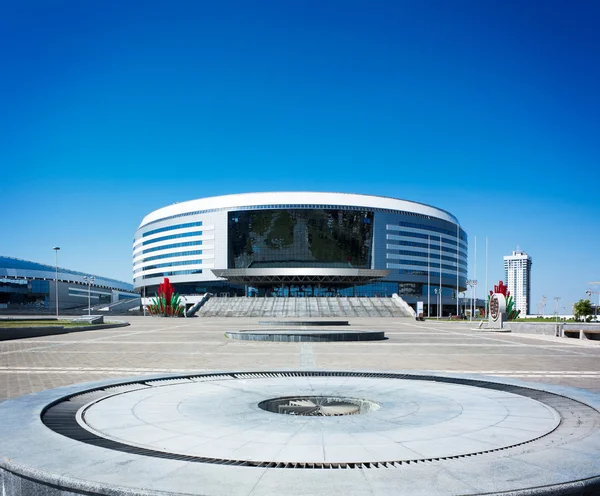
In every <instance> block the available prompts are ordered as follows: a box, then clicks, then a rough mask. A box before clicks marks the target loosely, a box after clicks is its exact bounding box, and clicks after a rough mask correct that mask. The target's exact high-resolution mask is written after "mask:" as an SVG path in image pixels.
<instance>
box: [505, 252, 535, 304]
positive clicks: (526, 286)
mask: <svg viewBox="0 0 600 496" xmlns="http://www.w3.org/2000/svg"><path fill="white" fill-rule="evenodd" d="M504 282H505V284H506V287H507V288H508V290H509V291H510V294H511V295H512V297H513V298H514V301H515V308H516V309H517V310H521V315H529V314H530V313H531V312H530V311H529V310H530V305H531V257H530V256H529V255H527V253H525V252H524V251H521V250H519V249H517V250H516V251H513V252H512V255H508V256H506V257H504Z"/></svg>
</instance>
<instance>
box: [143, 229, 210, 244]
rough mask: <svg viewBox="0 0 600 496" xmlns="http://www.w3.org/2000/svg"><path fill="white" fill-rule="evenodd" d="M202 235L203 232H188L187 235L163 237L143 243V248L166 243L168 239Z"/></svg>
mask: <svg viewBox="0 0 600 496" xmlns="http://www.w3.org/2000/svg"><path fill="white" fill-rule="evenodd" d="M201 235H202V231H194V232H187V233H181V234H171V235H170V236H162V237H160V238H156V239H150V240H148V241H144V242H143V243H142V246H146V245H150V244H153V243H158V242H159V241H166V240H167V239H177V238H189V237H190V236H201Z"/></svg>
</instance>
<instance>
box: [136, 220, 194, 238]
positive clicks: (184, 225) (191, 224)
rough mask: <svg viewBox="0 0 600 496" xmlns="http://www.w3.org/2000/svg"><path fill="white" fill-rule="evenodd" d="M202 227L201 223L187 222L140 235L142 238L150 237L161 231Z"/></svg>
mask: <svg viewBox="0 0 600 496" xmlns="http://www.w3.org/2000/svg"><path fill="white" fill-rule="evenodd" d="M201 225H202V221H199V222H188V223H187V224H177V225H176V226H166V227H161V228H160V229H154V230H153V231H147V232H145V233H144V234H142V238H145V237H146V236H150V235H151V234H156V233H159V232H163V231H173V230H174V229H183V228H184V227H199V226H201Z"/></svg>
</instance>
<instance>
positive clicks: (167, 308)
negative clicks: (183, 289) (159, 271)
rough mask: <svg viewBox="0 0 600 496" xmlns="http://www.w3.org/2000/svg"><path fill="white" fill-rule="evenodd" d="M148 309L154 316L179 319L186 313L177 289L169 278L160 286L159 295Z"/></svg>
mask: <svg viewBox="0 0 600 496" xmlns="http://www.w3.org/2000/svg"><path fill="white" fill-rule="evenodd" d="M147 308H148V311H149V312H150V313H151V314H152V315H163V316H165V317H178V316H181V315H183V312H184V311H185V309H184V307H183V305H182V304H181V300H180V298H179V295H178V294H177V293H176V292H175V288H173V285H172V284H171V283H170V282H169V279H168V278H167V277H165V280H164V281H163V283H162V284H160V285H159V286H158V294H157V295H156V298H154V300H152V304H151V305H149V306H148V307H147Z"/></svg>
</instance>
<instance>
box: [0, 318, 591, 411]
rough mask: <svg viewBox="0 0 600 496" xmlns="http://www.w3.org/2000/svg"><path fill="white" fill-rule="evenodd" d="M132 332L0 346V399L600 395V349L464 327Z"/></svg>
mask: <svg viewBox="0 0 600 496" xmlns="http://www.w3.org/2000/svg"><path fill="white" fill-rule="evenodd" d="M127 320H128V321H129V322H130V323H131V325H130V326H129V327H125V328H118V329H107V330H98V331H85V332H76V333H70V334H64V335H58V336H47V337H39V338H30V339H21V340H13V341H3V342H0V401H3V400H5V399H8V398H14V397H17V396H21V395H24V394H28V393H32V392H37V391H42V390H45V389H49V388H54V387H58V386H64V385H69V384H74V383H80V382H88V381H94V380H104V379H109V378H119V377H128V376H139V375H145V374H148V375H156V374H160V373H173V372H175V373H177V372H192V371H203V370H269V369H280V368H285V369H290V368H295V369H299V370H301V369H305V370H309V369H310V370H313V369H343V370H388V371H389V370H421V371H423V370H428V371H435V372H451V373H476V374H485V375H493V376H499V377H511V378H518V379H522V380H526V381H529V382H542V383H548V384H558V385H565V386H574V387H580V388H585V389H587V390H590V391H594V392H600V342H590V341H579V340H575V339H566V338H554V337H548V336H537V335H529V334H516V333H482V332H476V331H473V330H472V328H473V327H475V326H474V325H472V324H469V322H436V321H427V322H415V321H414V320H411V319H395V318H381V319H376V318H362V319H359V318H357V319H351V320H350V324H351V327H350V329H358V328H360V329H369V330H384V331H385V333H386V336H387V337H388V338H389V339H387V340H384V341H374V342H349V343H274V342H252V341H236V340H231V339H228V338H226V337H225V332H226V331H229V330H236V329H256V328H259V327H260V326H259V325H258V319H238V318H221V319H217V318H212V319H209V318H190V319H161V318H152V317H128V318H127Z"/></svg>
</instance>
